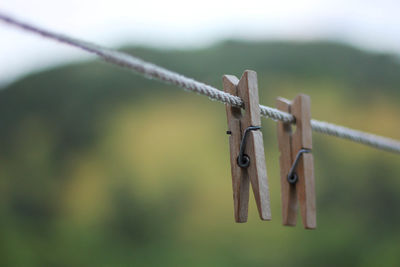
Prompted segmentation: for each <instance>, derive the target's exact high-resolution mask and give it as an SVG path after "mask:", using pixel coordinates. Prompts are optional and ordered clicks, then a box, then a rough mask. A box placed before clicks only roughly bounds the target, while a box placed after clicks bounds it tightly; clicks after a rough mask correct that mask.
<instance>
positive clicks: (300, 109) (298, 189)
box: [277, 94, 317, 229]
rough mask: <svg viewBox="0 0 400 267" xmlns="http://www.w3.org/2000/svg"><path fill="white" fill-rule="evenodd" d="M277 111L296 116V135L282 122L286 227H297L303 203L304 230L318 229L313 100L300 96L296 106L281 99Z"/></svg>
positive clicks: (283, 213)
mask: <svg viewBox="0 0 400 267" xmlns="http://www.w3.org/2000/svg"><path fill="white" fill-rule="evenodd" d="M277 108H278V109H279V110H281V111H284V112H287V113H290V114H292V115H293V116H294V117H295V119H296V124H295V125H296V130H295V131H294V132H292V126H291V125H290V123H283V122H278V143H279V150H280V152H281V156H280V169H281V194H282V219H283V225H289V226H295V225H296V216H297V206H298V202H300V211H301V217H302V220H303V225H304V228H306V229H315V228H316V227H317V221H316V207H315V183H314V160H313V155H312V154H311V149H312V132H311V112H310V97H309V96H307V95H303V94H300V95H298V96H296V98H295V99H294V100H293V102H290V101H289V100H286V99H283V98H278V100H277Z"/></svg>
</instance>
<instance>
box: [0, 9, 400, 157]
mask: <svg viewBox="0 0 400 267" xmlns="http://www.w3.org/2000/svg"><path fill="white" fill-rule="evenodd" d="M0 20H1V21H3V22H5V23H7V24H10V25H14V26H16V27H19V28H21V29H23V30H26V31H29V32H33V33H36V34H38V35H41V36H43V37H46V38H49V39H53V40H56V41H59V42H61V43H65V44H68V45H70V46H74V47H77V48H80V49H82V50H84V51H87V52H89V53H92V54H95V55H97V56H99V57H100V58H102V59H103V60H105V61H107V62H110V63H113V64H115V65H118V66H121V67H124V68H128V69H131V70H134V71H135V72H137V73H139V74H142V75H144V76H145V77H147V78H149V79H157V80H160V81H164V82H166V83H169V84H173V85H176V86H179V87H181V88H183V89H185V90H189V91H193V92H196V93H198V94H202V95H205V96H208V97H209V98H210V99H212V100H217V101H220V102H222V103H226V104H229V105H232V106H236V107H243V101H242V99H240V98H239V97H237V96H233V95H231V94H228V93H225V92H223V91H221V90H218V89H216V88H214V87H212V86H210V85H207V84H204V83H201V82H199V81H196V80H194V79H191V78H188V77H185V76H183V75H181V74H179V73H176V72H173V71H170V70H167V69H165V68H162V67H160V66H157V65H155V64H152V63H149V62H146V61H144V60H141V59H139V58H137V57H133V56H131V55H128V54H126V53H122V52H118V51H115V50H111V49H108V48H104V47H101V46H98V45H95V44H92V43H89V42H85V41H82V40H78V39H74V38H71V37H69V36H66V35H62V34H58V33H54V32H51V31H48V30H45V29H42V28H39V27H36V26H33V25H31V24H28V23H24V22H22V21H19V20H16V19H14V18H11V17H9V16H7V15H4V14H1V13H0ZM260 113H261V115H262V116H264V117H267V118H271V119H273V120H279V121H283V122H286V123H294V122H295V118H294V117H293V116H292V115H291V114H288V113H286V112H282V111H280V110H277V109H275V108H271V107H268V106H263V105H260ZM311 126H312V129H313V130H314V131H316V132H319V133H323V134H327V135H331V136H336V137H339V138H343V139H348V140H351V141H354V142H357V143H361V144H365V145H368V146H371V147H375V148H378V149H383V150H387V151H390V152H396V153H400V142H398V141H396V140H393V139H390V138H385V137H381V136H377V135H373V134H369V133H364V132H361V131H357V130H353V129H350V128H346V127H343V126H338V125H335V124H331V123H327V122H323V121H317V120H311Z"/></svg>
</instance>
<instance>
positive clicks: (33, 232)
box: [0, 41, 400, 266]
mask: <svg viewBox="0 0 400 267" xmlns="http://www.w3.org/2000/svg"><path fill="white" fill-rule="evenodd" d="M124 50H125V51H127V52H129V53H132V54H134V55H137V56H140V57H142V58H144V59H145V60H149V61H153V62H155V63H158V64H160V65H162V66H165V67H167V68H171V69H173V70H176V71H178V72H181V73H183V74H185V75H187V76H190V77H194V78H196V79H199V80H201V81H204V82H206V83H209V84H212V85H214V86H216V87H218V88H221V86H220V85H221V77H222V75H223V74H225V73H227V74H234V75H237V76H240V75H241V73H242V72H243V70H245V69H254V70H256V71H257V73H258V79H259V88H260V102H261V103H263V104H265V105H270V106H274V105H275V98H276V97H278V96H283V97H286V98H293V97H294V96H295V95H296V94H297V93H299V92H303V93H306V94H309V95H310V96H311V98H312V101H313V103H312V113H313V117H314V118H316V119H322V120H327V121H330V122H334V123H338V124H343V125H347V126H351V127H354V128H358V129H361V130H365V131H371V132H374V133H376V134H381V135H386V136H390V137H393V138H397V139H400V127H399V120H398V114H399V113H400V107H399V106H398V103H399V100H400V63H399V61H398V58H396V57H395V56H392V55H387V54H373V53H368V52H365V51H361V50H358V49H356V48H353V47H349V46H345V45H341V44H336V43H323V42H320V43H285V42H259V43H247V42H239V41H227V42H224V43H220V44H217V45H215V46H212V47H209V48H205V49H199V50H183V51H174V50H172V51H171V50H167V51H163V50H155V49H147V48H140V47H136V48H125V49H124ZM0 125H1V127H0V162H1V164H0V165H1V167H0V177H1V178H0V214H1V220H0V224H1V225H0V226H1V227H0V235H1V239H0V253H1V254H0V265H1V266H143V265H145V266H158V265H163V266H338V265H346V266H347V265H348V266H377V265H379V266H399V265H400V254H399V250H400V242H399V240H400V227H399V225H400V212H399V209H398V208H397V205H398V204H400V165H399V160H400V158H399V156H398V155H394V154H390V153H388V152H382V151H378V150H374V149H372V148H368V147H364V146H362V145H359V144H354V143H350V142H348V141H344V140H339V139H336V138H333V137H326V136H321V135H319V134H315V135H314V157H315V168H316V170H315V171H316V184H317V194H318V196H317V208H318V229H317V230H315V231H306V230H303V229H302V225H301V222H300V221H299V224H298V226H297V227H295V228H290V227H283V226H281V222H280V221H281V216H280V185H279V179H280V178H279V165H278V156H279V154H278V149H277V142H276V133H275V132H276V125H275V123H274V122H273V121H270V120H263V126H264V127H263V131H264V142H265V152H266V160H267V168H268V174H269V184H270V191H271V198H272V199H271V201H272V212H273V213H272V215H273V220H272V221H271V222H261V221H260V220H259V219H258V215H257V213H256V209H255V204H254V201H253V199H252V198H251V201H250V214H249V222H248V223H246V224H235V223H234V220H233V208H232V196H231V195H232V192H231V180H230V179H231V178H230V167H229V151H228V138H227V136H226V135H225V130H226V119H225V109H224V106H223V105H222V104H219V103H215V102H211V101H209V100H208V99H207V98H205V97H202V96H196V95H194V94H188V93H185V92H183V91H181V89H177V88H175V87H173V86H169V85H164V84H162V83H159V82H157V81H152V80H146V79H144V78H143V77H140V76H137V75H132V74H131V73H129V72H128V71H125V70H121V69H119V68H118V67H113V66H110V65H108V64H105V63H103V62H98V61H92V62H82V63H77V64H74V65H68V66H62V67H59V68H55V69H51V70H46V71H43V72H41V73H36V74H31V75H29V76H27V77H26V78H24V79H21V80H20V81H17V82H15V83H13V84H12V85H10V86H8V87H7V88H4V89H3V90H1V91H0Z"/></svg>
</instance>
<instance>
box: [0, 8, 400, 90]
mask: <svg viewBox="0 0 400 267" xmlns="http://www.w3.org/2000/svg"><path fill="white" fill-rule="evenodd" d="M0 12H2V13H6V14H9V15H11V16H13V17H16V18H18V19H21V20H24V21H27V22H31V23H34V24H37V25H39V26H42V27H45V28H47V29H49V30H53V31H58V32H62V33H65V34H68V35H72V36H73V37H77V38H82V39H85V40H88V41H91V42H95V43H98V44H101V45H105V46H110V47H118V46H120V45H125V44H127V43H130V44H144V45H151V46H160V47H199V46H205V45H208V44H211V43H214V42H217V41H219V40H223V39H226V38H245V39H252V40H253V39H255V40H270V39H294V40H313V39H335V40H341V41H344V42H348V43H352V44H355V45H357V46H359V47H362V48H366V49H373V50H381V51H389V52H395V53H398V54H400V1H399V0H380V1H372V0H364V1H362V0H326V1H323V0H320V1H317V0H298V1H289V0H277V1H258V0H245V1H243V0H242V1H235V0H230V1H217V0H202V1H189V0H186V1H180V0H168V1H154V0H147V1H137V0H112V1H110V0H68V1H57V0H2V1H1V4H0ZM0 36H1V41H0V84H2V83H3V84H5V83H7V82H10V81H11V80H13V79H16V78H18V77H21V76H22V75H24V74H26V73H27V72H30V71H33V70H40V69H43V68H47V67H51V66H54V65H58V64H60V63H64V62H71V61H75V60H80V59H85V58H89V57H88V56H87V55H86V54H84V53H83V52H80V51H78V50H76V49H74V48H69V47H66V46H65V45H61V44H58V43H55V42H53V41H49V40H45V39H41V38H40V37H37V36H35V35H32V34H27V33H26V32H22V31H20V30H17V29H16V28H13V27H9V26H7V25H5V24H3V23H0Z"/></svg>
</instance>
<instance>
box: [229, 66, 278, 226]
mask: <svg viewBox="0 0 400 267" xmlns="http://www.w3.org/2000/svg"><path fill="white" fill-rule="evenodd" d="M234 85H236V92H235V89H234V88H235V86H234ZM224 90H225V91H226V92H229V93H230V94H234V95H237V96H239V97H240V98H242V100H243V102H244V109H245V114H244V115H243V116H242V115H241V112H240V109H239V110H235V109H234V108H232V107H230V106H227V119H228V127H229V132H230V133H231V137H230V138H229V143H230V151H231V171H232V182H233V190H234V193H233V195H234V205H235V219H236V221H237V222H245V221H246V220H247V209H248V190H249V189H248V187H249V186H248V183H249V178H250V182H251V185H252V188H253V193H254V197H255V200H256V204H257V208H258V212H259V215H260V218H261V219H262V220H270V219H271V209H270V198H269V189H268V180H267V169H266V166H265V155H264V144H263V138H262V133H261V131H260V130H259V128H260V126H261V119H260V108H259V100H258V85H257V74H256V72H254V71H245V72H244V74H243V76H242V78H241V79H240V81H238V80H237V78H236V77H234V76H229V75H225V76H224ZM243 143H245V144H246V146H245V149H244V155H245V156H246V157H247V158H248V159H249V164H248V166H245V167H243V165H242V166H239V162H240V160H239V159H238V158H239V154H240V147H241V146H242V145H243Z"/></svg>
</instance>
